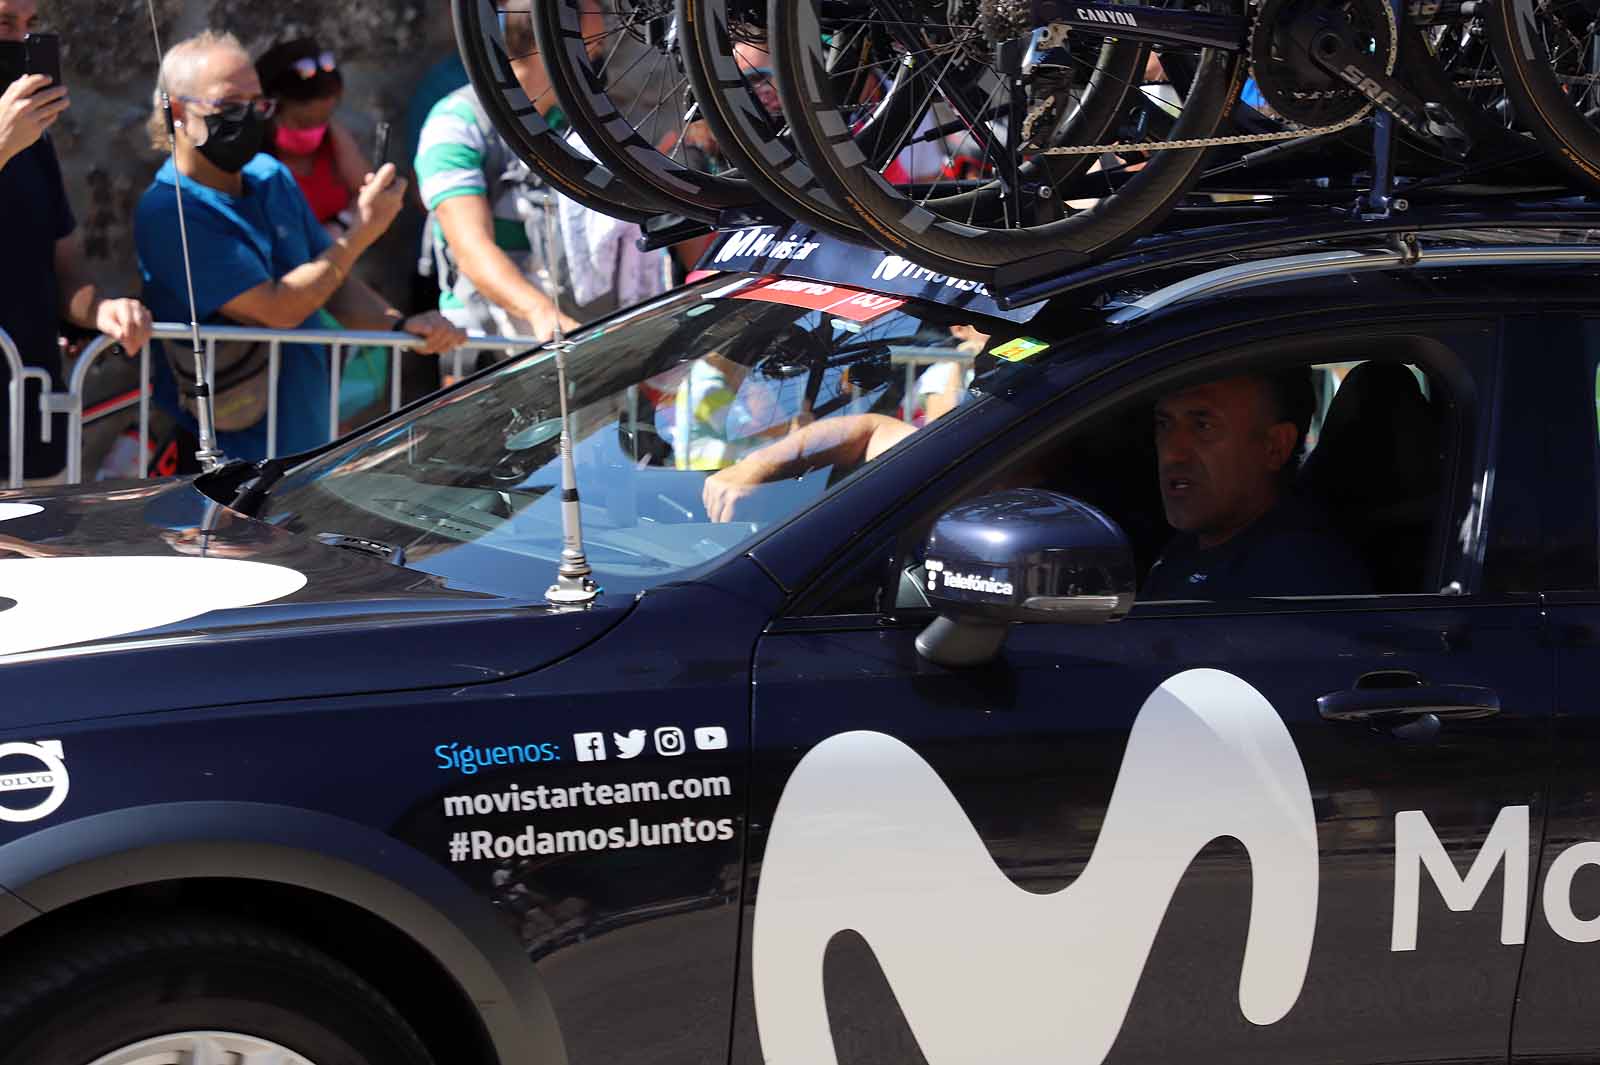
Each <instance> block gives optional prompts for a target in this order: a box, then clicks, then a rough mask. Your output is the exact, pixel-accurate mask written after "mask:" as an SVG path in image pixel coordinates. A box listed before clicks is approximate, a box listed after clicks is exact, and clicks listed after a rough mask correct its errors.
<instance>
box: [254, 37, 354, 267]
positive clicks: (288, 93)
mask: <svg viewBox="0 0 1600 1065" xmlns="http://www.w3.org/2000/svg"><path fill="white" fill-rule="evenodd" d="M256 76H257V77H259V78H260V79H261V91H262V92H264V93H266V94H267V95H268V96H269V97H271V98H272V99H273V100H275V101H276V102H277V107H278V110H277V113H276V114H275V115H274V116H273V120H272V137H271V138H270V139H269V140H268V142H267V151H268V152H270V153H271V154H272V155H274V156H276V157H277V158H278V161H279V162H281V163H282V164H283V165H284V166H286V167H288V168H289V173H291V174H293V175H294V180H295V182H296V183H297V184H299V186H300V191H301V192H303V193H305V194H306V202H307V203H309V204H311V213H312V214H313V215H315V216H316V219H317V221H318V222H321V223H322V225H323V227H324V228H326V229H327V230H328V234H329V235H330V236H335V237H336V236H339V235H340V234H341V233H344V232H346V231H347V230H348V229H349V228H350V225H351V222H352V221H353V220H354V217H355V216H354V214H353V213H352V212H351V211H350V210H349V208H350V205H351V204H352V203H353V202H354V201H355V197H356V193H357V192H359V191H360V189H361V183H362V181H363V180H365V177H366V175H367V174H368V173H369V172H370V171H371V170H372V165H371V164H370V163H369V162H368V161H367V158H366V156H365V155H363V154H362V152H361V149H360V148H359V147H357V146H356V141H355V138H354V137H352V136H351V135H350V131H349V130H347V129H345V128H344V126H343V125H341V124H340V123H339V122H337V121H335V120H334V117H333V113H334V111H335V110H336V109H337V108H338V106H339V101H340V100H341V99H342V98H343V97H344V76H343V75H341V74H340V73H339V67H338V64H337V62H336V60H335V57H334V54H333V53H332V52H330V51H327V50H326V49H324V48H323V47H322V46H321V45H319V44H317V42H316V41H314V40H312V39H311V38H309V37H302V38H300V39H299V40H293V41H285V42H284V43H282V44H279V45H275V46H273V47H272V48H269V49H268V50H267V51H266V53H265V54H264V55H262V57H261V58H260V59H258V60H256Z"/></svg>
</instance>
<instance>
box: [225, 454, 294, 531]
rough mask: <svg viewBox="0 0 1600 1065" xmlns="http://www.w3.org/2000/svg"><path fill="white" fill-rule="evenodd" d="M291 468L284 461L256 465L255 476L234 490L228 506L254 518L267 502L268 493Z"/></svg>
mask: <svg viewBox="0 0 1600 1065" xmlns="http://www.w3.org/2000/svg"><path fill="white" fill-rule="evenodd" d="M288 468H289V466H288V463H286V462H284V461H283V460H282V459H262V460H261V461H260V462H257V463H256V464H255V471H256V472H255V476H254V477H251V478H250V479H248V480H246V481H241V482H240V484H239V487H238V488H236V489H235V490H234V493H233V501H232V502H231V503H229V504H228V505H229V506H230V507H232V508H233V509H234V510H237V511H238V512H239V513H241V514H248V515H249V516H250V517H252V518H254V517H256V516H257V514H258V512H259V511H260V509H261V504H262V503H265V502H266V501H267V493H268V492H269V491H270V490H271V489H272V486H273V485H275V484H277V483H278V481H279V480H281V479H282V478H283V475H284V472H285V471H287V470H288Z"/></svg>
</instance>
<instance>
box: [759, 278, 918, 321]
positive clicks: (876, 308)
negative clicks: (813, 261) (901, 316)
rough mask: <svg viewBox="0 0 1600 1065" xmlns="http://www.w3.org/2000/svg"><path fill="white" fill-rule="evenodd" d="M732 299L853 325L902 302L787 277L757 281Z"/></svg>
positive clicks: (878, 314)
mask: <svg viewBox="0 0 1600 1065" xmlns="http://www.w3.org/2000/svg"><path fill="white" fill-rule="evenodd" d="M733 298H734V299H736V300H761V301H762V302H764V303H782V304H784V305H785V306H788V307H804V308H806V309H807V310H812V311H826V312H828V313H829V314H831V315H833V316H834V317H836V318H848V319H850V320H851V321H853V322H870V321H872V320H873V319H874V318H878V317H880V316H882V315H885V314H888V313H889V312H890V311H892V310H894V309H895V308H897V307H901V306H904V305H905V302H906V301H905V300H902V299H896V298H895V297H893V296H879V295H878V294H876V293H874V292H862V291H861V290H860V289H855V288H846V287H845V286H843V285H828V284H824V283H822V282H820V281H801V280H799V279H798V278H789V277H779V278H773V279H772V280H769V281H762V282H759V283H757V284H755V285H751V286H750V287H749V288H746V289H742V290H740V291H739V292H735V293H734V294H733Z"/></svg>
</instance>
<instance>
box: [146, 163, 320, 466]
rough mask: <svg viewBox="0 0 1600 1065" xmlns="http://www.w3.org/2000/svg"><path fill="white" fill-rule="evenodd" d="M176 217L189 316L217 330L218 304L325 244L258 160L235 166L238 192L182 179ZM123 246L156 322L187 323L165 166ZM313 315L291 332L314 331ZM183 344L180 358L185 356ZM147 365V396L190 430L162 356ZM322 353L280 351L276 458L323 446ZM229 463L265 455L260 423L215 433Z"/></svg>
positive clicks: (269, 166)
mask: <svg viewBox="0 0 1600 1065" xmlns="http://www.w3.org/2000/svg"><path fill="white" fill-rule="evenodd" d="M183 214H184V221H185V223H187V226H188V231H189V255H190V260H191V263H192V268H193V275H194V299H195V312H196V314H197V316H198V317H199V319H200V321H201V322H202V323H220V322H221V321H222V319H221V317H220V312H221V310H222V306H223V305H224V304H225V303H227V302H228V301H230V300H232V299H233V298H234V297H235V296H238V295H240V294H241V293H244V292H247V291H249V290H250V289H252V288H255V287H256V286H257V285H259V284H262V283H263V282H266V281H275V280H277V279H278V278H281V277H283V275H285V274H287V273H288V272H289V271H291V270H293V269H294V268H295V267H297V266H303V265H305V264H306V263H308V262H310V261H311V260H313V259H315V258H316V257H317V256H319V255H321V254H322V253H323V252H324V251H326V250H327V248H328V246H329V245H330V244H331V243H332V242H331V241H330V240H329V239H328V235H327V233H325V232H324V231H323V229H322V226H320V225H318V224H317V220H316V219H315V218H314V217H312V214H311V208H310V206H309V205H308V204H307V203H306V198H305V196H304V195H303V194H302V193H301V192H300V187H299V186H298V185H296V184H295V180H294V177H293V175H291V174H290V173H289V171H288V169H287V168H286V167H285V166H284V165H283V164H282V163H280V162H279V161H278V160H276V159H274V158H273V157H272V156H270V155H266V154H261V155H258V156H256V157H255V158H254V159H252V160H251V161H250V162H249V163H247V164H246V165H245V168H244V193H243V195H240V196H231V195H229V194H228V193H226V192H220V191H218V190H216V189H213V188H210V187H208V186H206V185H202V184H200V183H199V182H197V181H193V180H188V179H186V180H185V181H184V183H183ZM133 239H134V244H135V245H136V247H137V248H138V251H139V272H140V273H141V274H142V275H143V276H144V299H145V303H146V304H147V305H148V306H149V308H150V312H151V314H153V315H154V316H155V319H156V321H158V322H187V321H188V320H189V300H188V294H187V292H186V290H185V287H184V274H183V248H182V245H181V243H180V242H179V239H178V206H177V195H176V190H175V189H174V187H173V165H172V161H171V160H170V159H169V160H167V163H166V165H164V166H163V167H162V168H161V170H160V171H159V172H157V174H156V176H155V180H154V181H152V182H151V183H150V187H149V188H148V189H146V190H145V193H144V195H143V196H142V197H140V199H139V207H138V210H137V211H136V212H135V213H134V220H133ZM317 319H318V316H317V315H313V316H312V317H311V318H308V319H306V321H304V322H302V323H301V328H312V327H314V326H316V325H317V324H318V320H317ZM187 347H188V345H184V349H185V350H184V351H182V352H181V354H180V356H179V357H181V358H188V357H189V353H188V351H187ZM152 361H153V362H154V363H155V398H156V402H157V403H159V404H160V405H161V406H162V407H164V408H165V409H166V410H168V411H170V412H172V413H173V414H174V415H175V416H176V417H178V418H179V419H180V420H182V421H183V422H184V423H185V424H187V425H189V426H190V427H191V428H192V427H193V426H194V419H193V418H192V417H190V416H189V415H188V414H186V413H184V412H183V411H181V409H180V408H179V406H178V391H177V385H176V383H175V382H174V380H173V377H172V371H171V369H170V368H169V367H168V366H167V361H166V359H165V358H157V359H154V360H152ZM329 383H330V373H329V369H328V349H327V347H326V346H324V345H322V344H285V345H283V354H282V362H281V364H280V370H279V375H278V454H280V455H289V454H293V453H294V452H297V451H305V450H307V449H308V448H313V447H316V446H318V445H319V444H323V443H326V442H327V440H328V388H329ZM217 443H218V445H219V446H220V447H221V448H222V451H223V453H224V454H225V455H227V456H228V458H230V459H260V458H265V457H266V455H267V420H266V419H265V418H263V419H261V421H260V422H259V423H257V424H256V425H254V426H251V427H250V428H249V429H243V430H240V431H238V432H232V433H218V434H217Z"/></svg>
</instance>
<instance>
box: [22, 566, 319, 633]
mask: <svg viewBox="0 0 1600 1065" xmlns="http://www.w3.org/2000/svg"><path fill="white" fill-rule="evenodd" d="M305 583H306V578H305V574H303V573H300V572H299V571H298V570H292V569H289V568H287V567H285V566H276V565H271V564H269V563H265V562H249V561H245V560H243V559H233V558H189V557H176V556H171V557H169V556H150V557H121V556H111V557H89V558H22V559H8V560H6V561H4V562H0V594H3V595H4V596H5V597H6V598H8V599H13V600H15V601H16V604H17V605H16V606H14V607H12V608H11V609H9V610H5V611H0V655H14V654H21V653H23V652H25V651H37V650H42V649H44V648H47V647H60V646H63V645H66V644H76V643H84V642H87V641H89V640H105V639H110V638H112V637H116V636H125V635H128V634H129V633H135V632H143V631H144V630H146V629H153V628H157V627H159V626H162V625H172V624H175V623H177V622H180V621H186V620H188V619H189V618H193V617H199V616H200V615H201V614H209V613H210V612H211V611H213V610H227V609H231V608H235V607H245V606H255V605H256V604H258V603H268V602H271V601H272V600H274V599H282V598H283V597H284V596H286V595H289V594H291V593H293V592H297V591H299V590H300V589H301V588H302V587H304V586H305Z"/></svg>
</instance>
